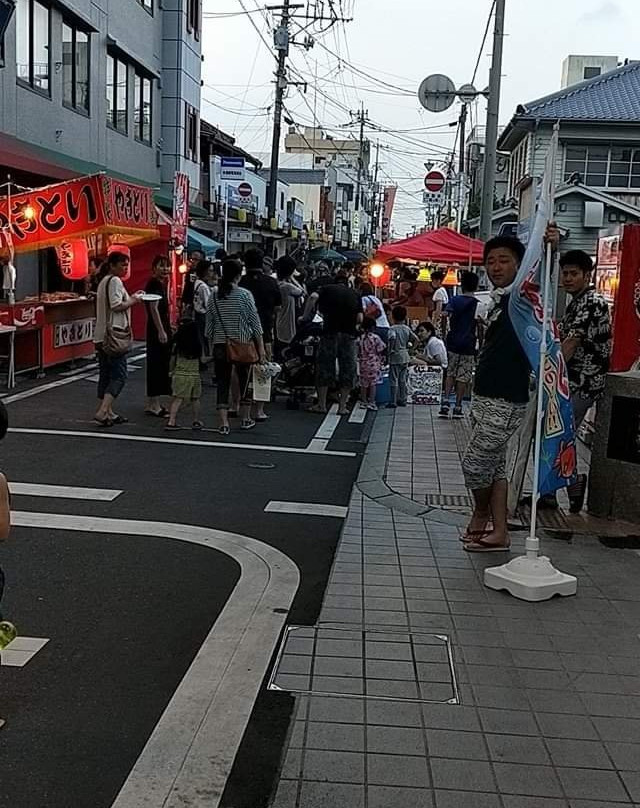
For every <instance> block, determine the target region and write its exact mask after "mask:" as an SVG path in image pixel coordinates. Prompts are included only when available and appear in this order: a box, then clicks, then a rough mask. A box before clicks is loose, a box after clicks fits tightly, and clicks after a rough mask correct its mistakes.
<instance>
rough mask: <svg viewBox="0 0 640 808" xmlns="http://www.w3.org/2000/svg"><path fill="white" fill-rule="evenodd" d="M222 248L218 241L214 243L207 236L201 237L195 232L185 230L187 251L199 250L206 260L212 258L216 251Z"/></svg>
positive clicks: (200, 234)
mask: <svg viewBox="0 0 640 808" xmlns="http://www.w3.org/2000/svg"><path fill="white" fill-rule="evenodd" d="M220 247H222V244H220V242H219V241H214V240H213V239H212V238H209V236H203V235H202V233H198V231H197V230H192V229H191V228H189V229H188V230H187V250H188V251H189V252H193V251H194V250H201V251H202V252H203V253H204V254H205V256H206V257H207V258H213V257H214V255H215V254H216V250H219V249H220Z"/></svg>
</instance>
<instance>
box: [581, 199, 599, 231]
mask: <svg viewBox="0 0 640 808" xmlns="http://www.w3.org/2000/svg"><path fill="white" fill-rule="evenodd" d="M583 226H584V227H593V228H601V227H604V202H585V203H584V221H583Z"/></svg>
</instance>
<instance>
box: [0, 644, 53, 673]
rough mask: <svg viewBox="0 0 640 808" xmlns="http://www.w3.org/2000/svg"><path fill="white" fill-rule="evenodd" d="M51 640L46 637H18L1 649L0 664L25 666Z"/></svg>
mask: <svg viewBox="0 0 640 808" xmlns="http://www.w3.org/2000/svg"><path fill="white" fill-rule="evenodd" d="M48 642H49V640H48V639H47V638H45V637H16V638H15V640H13V642H10V643H9V645H7V646H6V647H5V648H4V649H3V650H2V651H0V665H7V666H9V667H11V668H24V666H25V665H26V664H27V662H29V660H30V659H33V657H34V656H35V655H36V654H37V653H38V651H40V650H41V649H42V648H44V647H45V645H46V644H47V643H48Z"/></svg>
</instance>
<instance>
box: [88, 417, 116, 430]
mask: <svg viewBox="0 0 640 808" xmlns="http://www.w3.org/2000/svg"><path fill="white" fill-rule="evenodd" d="M93 420H94V421H95V422H96V424H98V426H101V427H102V428H103V429H108V428H109V427H112V426H113V423H114V422H113V421H112V420H111V418H94V419H93Z"/></svg>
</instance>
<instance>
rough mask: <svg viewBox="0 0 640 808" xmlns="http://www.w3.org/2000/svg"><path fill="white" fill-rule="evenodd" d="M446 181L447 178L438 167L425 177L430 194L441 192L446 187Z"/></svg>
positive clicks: (425, 183) (425, 184)
mask: <svg viewBox="0 0 640 808" xmlns="http://www.w3.org/2000/svg"><path fill="white" fill-rule="evenodd" d="M446 181H447V178H446V177H445V175H444V174H443V173H442V171H438V170H437V169H436V170H434V171H430V172H429V173H428V174H427V176H426V177H425V178H424V187H425V188H426V189H427V191H429V193H430V194H439V193H440V191H442V189H443V188H444V186H445V183H446Z"/></svg>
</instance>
